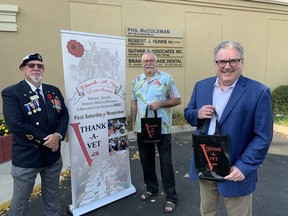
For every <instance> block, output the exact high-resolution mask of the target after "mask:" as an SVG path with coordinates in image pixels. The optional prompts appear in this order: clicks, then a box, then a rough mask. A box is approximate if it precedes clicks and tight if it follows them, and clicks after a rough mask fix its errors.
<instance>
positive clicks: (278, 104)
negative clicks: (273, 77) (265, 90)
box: [272, 85, 288, 116]
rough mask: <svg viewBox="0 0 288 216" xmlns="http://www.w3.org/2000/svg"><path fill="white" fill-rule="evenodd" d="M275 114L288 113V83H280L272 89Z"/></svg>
mask: <svg viewBox="0 0 288 216" xmlns="http://www.w3.org/2000/svg"><path fill="white" fill-rule="evenodd" d="M272 103H273V112H274V115H275V116H276V115H284V116H285V115H288V85H280V86H278V87H277V88H275V89H274V90H273V91H272Z"/></svg>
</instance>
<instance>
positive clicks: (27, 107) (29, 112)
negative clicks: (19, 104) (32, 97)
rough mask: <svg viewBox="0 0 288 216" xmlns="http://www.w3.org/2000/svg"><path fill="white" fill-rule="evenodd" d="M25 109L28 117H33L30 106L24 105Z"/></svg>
mask: <svg viewBox="0 0 288 216" xmlns="http://www.w3.org/2000/svg"><path fill="white" fill-rule="evenodd" d="M24 106H25V108H26V109H27V110H28V115H32V112H31V109H30V106H29V104H24Z"/></svg>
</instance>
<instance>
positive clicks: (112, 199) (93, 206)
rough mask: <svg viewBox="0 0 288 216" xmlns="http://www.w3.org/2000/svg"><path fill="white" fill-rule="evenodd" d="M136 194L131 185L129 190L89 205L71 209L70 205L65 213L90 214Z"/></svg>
mask: <svg viewBox="0 0 288 216" xmlns="http://www.w3.org/2000/svg"><path fill="white" fill-rule="evenodd" d="M134 193H136V189H135V187H134V186H133V185H131V186H130V187H129V188H127V189H125V190H122V191H119V192H117V193H114V194H112V195H109V196H107V197H103V198H101V199H99V200H97V201H94V202H91V203H89V204H85V205H83V206H80V207H78V208H74V209H73V206H72V205H69V206H68V207H67V213H68V214H69V215H70V216H80V215H82V214H85V213H87V212H90V211H93V210H96V209H97V208H100V207H102V206H104V205H107V204H110V203H112V202H115V201H117V200H119V199H122V198H124V197H126V196H129V195H131V194H134Z"/></svg>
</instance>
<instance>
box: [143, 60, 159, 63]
mask: <svg viewBox="0 0 288 216" xmlns="http://www.w3.org/2000/svg"><path fill="white" fill-rule="evenodd" d="M155 61H156V60H155V59H147V60H142V63H154V62H155Z"/></svg>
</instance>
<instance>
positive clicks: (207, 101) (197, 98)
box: [184, 75, 273, 197]
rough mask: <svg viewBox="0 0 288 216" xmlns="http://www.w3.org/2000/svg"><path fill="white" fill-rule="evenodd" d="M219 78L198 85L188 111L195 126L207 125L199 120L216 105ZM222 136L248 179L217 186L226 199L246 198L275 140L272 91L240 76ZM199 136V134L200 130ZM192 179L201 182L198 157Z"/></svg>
mask: <svg viewBox="0 0 288 216" xmlns="http://www.w3.org/2000/svg"><path fill="white" fill-rule="evenodd" d="M215 81H216V77H211V78H207V79H205V80H202V81H199V82H197V83H196V85H195V87H194V90H193V93H192V96H191V100H190V102H189V104H188V105H187V107H186V108H185V110H184V115H185V118H186V120H187V121H188V122H189V123H190V124H191V125H192V126H199V125H200V124H201V123H202V122H203V121H201V120H200V119H198V118H197V116H198V110H199V109H200V108H201V107H202V106H203V105H212V93H213V88H214V83H215ZM219 124H220V131H221V134H222V135H228V136H229V140H230V150H229V151H230V159H231V165H232V166H236V167H237V168H239V169H240V170H241V171H242V173H243V174H244V175H245V179H244V180H243V181H238V182H233V181H223V182H217V187H218V190H219V192H220V194H221V195H222V196H224V197H235V196H244V195H248V194H250V193H252V192H253V191H254V190H255V188H256V182H257V169H258V168H259V166H260V165H261V164H262V163H263V161H264V159H265V157H266V154H267V151H268V149H269V146H270V143H271V141H272V137H273V111H272V97H271V92H270V89H269V88H268V87H266V86H264V85H263V84H261V83H259V82H257V81H255V80H251V79H249V78H246V77H243V76H242V75H241V76H240V78H239V80H238V82H237V83H236V85H235V88H234V90H233V92H232V94H231V97H230V99H229V101H228V103H227V105H226V107H225V109H224V111H223V114H222V116H221V118H220V120H219ZM196 133H198V134H199V130H198V129H197V130H196ZM190 177H191V178H192V179H198V176H197V174H196V172H195V164H194V157H193V156H192V163H191V168H190Z"/></svg>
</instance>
